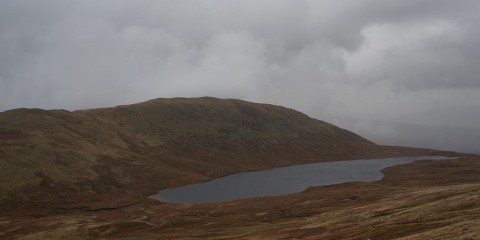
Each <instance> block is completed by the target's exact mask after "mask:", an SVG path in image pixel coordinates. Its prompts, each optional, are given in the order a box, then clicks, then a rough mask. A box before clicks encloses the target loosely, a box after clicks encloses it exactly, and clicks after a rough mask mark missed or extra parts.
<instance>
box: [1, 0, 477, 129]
mask: <svg viewBox="0 0 480 240" xmlns="http://www.w3.org/2000/svg"><path fill="white" fill-rule="evenodd" d="M479 11H480V2H479V1H477V0H462V1H447V0H423V1H421V0H420V1H419V0H415V1H414V0H402V1H397V0H395V1H393V0H344V1H330V0H318V1H317V0H303V1H299V0H288V1H287V0H264V1H253V0H242V1H234V0H205V1H196V0H195V1H193V0H190V1H189V0H175V1H173V0H171V1H158V0H138V1H127V0H103V1H93V0H82V1H54V0H45V1H34V0H15V1H13V0H5V1H0V110H6V109H9V108H16V107H42V108H67V109H79V108H91V107H100V106H111V105H118V104H128V103H133V102H138V101H142V100H146V99H150V98H156V97H174V96H187V97H188V96H205V95H210V96H216V97H228V98H241V99H245V100H253V101H260V102H270V103H275V104H280V105H286V106H289V107H294V108H297V109H299V110H302V111H305V112H307V113H308V114H310V115H312V116H314V117H318V118H321V119H325V120H329V121H334V122H336V123H340V124H342V122H341V120H339V119H343V118H344V117H345V116H354V117H359V118H363V119H367V120H371V119H380V120H388V121H391V120H394V121H399V122H408V121H412V119H415V117H414V116H413V115H412V114H414V115H415V116H419V115H421V114H422V112H425V110H426V109H447V110H442V111H447V112H448V109H449V108H451V107H452V106H475V105H479V104H480V94H479V93H480V90H479V88H480V79H479V76H480V72H479V71H480V70H479V69H480V68H479V67H478V66H480V47H479V46H478V43H479V42H480V30H479V29H480V17H479V16H480V14H479ZM438 106H441V108H438ZM439 111H440V110H439ZM457 114H458V113H455V116H453V117H449V118H447V119H449V120H448V121H444V120H442V121H439V120H436V119H431V121H432V122H437V123H439V124H440V123H441V124H447V125H454V124H455V122H456V121H457V120H458V118H461V116H456V115H457ZM433 115H435V114H433ZM437 115H438V114H437ZM443 115H445V114H443ZM443 115H442V116H443ZM447 115H448V114H447ZM418 119H428V117H426V118H425V117H418ZM455 119H457V120H455ZM369 125H370V124H366V125H362V126H369ZM362 126H358V125H355V124H353V125H352V124H346V127H351V128H353V129H354V130H355V129H365V128H362ZM468 127H479V128H480V126H470V125H469V126H468ZM370 130H371V129H370ZM372 131H374V130H372ZM383 132H386V133H388V132H389V131H383ZM389 134H391V131H390V133H389Z"/></svg>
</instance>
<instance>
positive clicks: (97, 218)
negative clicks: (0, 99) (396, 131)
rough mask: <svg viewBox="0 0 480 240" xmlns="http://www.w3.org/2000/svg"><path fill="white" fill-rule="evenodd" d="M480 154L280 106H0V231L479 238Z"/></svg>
mask: <svg viewBox="0 0 480 240" xmlns="http://www.w3.org/2000/svg"><path fill="white" fill-rule="evenodd" d="M422 155H423V156H425V155H435V156H438V155H443V156H452V157H456V159H452V160H442V161H434V160H429V161H419V162H414V163H410V164H404V165H398V166H395V167H389V168H385V169H383V170H382V173H383V174H384V177H383V178H382V179H381V180H379V181H375V182H351V183H344V184H337V185H330V186H323V187H309V188H308V189H306V190H305V191H303V192H301V193H295V194H289V195H283V196H274V197H263V198H252V199H244V200H236V201H227V202H216V203H207V204H186V205H181V204H171V203H164V202H160V201H156V200H152V199H149V198H148V197H149V196H150V195H152V194H153V193H156V192H157V191H158V190H161V189H163V188H167V187H173V186H179V185H183V184H187V183H198V182H203V181H208V180H211V179H213V178H217V177H220V176H224V175H227V174H231V173H237V172H242V171H250V170H259V169H269V168H272V167H278V166H287V165H292V164H300V163H310V162H321V161H335V160H346V159H361V158H383V157H393V156H422ZM479 174H480V156H478V155H469V154H460V153H452V152H442V151H434V150H428V149H415V148H405V147H393V146H381V145H376V144H374V143H372V142H370V141H368V140H366V139H364V138H362V137H360V136H358V135H356V134H354V133H352V132H349V131H347V130H344V129H341V128H338V127H336V126H334V125H332V124H329V123H326V122H323V121H320V120H316V119H313V118H310V117H308V116H306V115H305V114H302V113H300V112H297V111H295V110H292V109H287V108H284V107H280V106H273V105H268V104H257V103H250V102H245V101H240V100H232V99H216V98H174V99H155V100H151V101H147V102H143V103H139V104H133V105H127V106H118V107H113V108H102V109H91V110H81V111H73V112H70V111H65V110H41V109H15V110H10V111H6V112H2V113H0V238H1V239H292V238H303V239H445V240H446V239H467V238H468V239H477V238H479V237H480V228H479V226H478V216H479V215H478V213H479V211H480V206H479V205H478V204H477V203H478V201H479V200H480V199H479V195H478V192H479V191H480V182H479V178H478V176H479Z"/></svg>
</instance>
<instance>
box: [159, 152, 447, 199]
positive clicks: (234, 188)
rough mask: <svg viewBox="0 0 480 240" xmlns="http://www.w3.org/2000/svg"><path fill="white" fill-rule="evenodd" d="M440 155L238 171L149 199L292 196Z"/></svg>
mask: <svg viewBox="0 0 480 240" xmlns="http://www.w3.org/2000/svg"><path fill="white" fill-rule="evenodd" d="M432 159H438V160H443V159H451V158H448V157H443V156H423V157H397V158H383V159H360V160H351V161H336V162H322V163H312V164H302V165H294V166H289V167H281V168H275V169H271V170H265V171H255V172H242V173H237V174H233V175H229V176H226V177H222V178H217V179H214V180H212V181H209V182H205V183H198V184H191V185H186V186H182V187H177V188H169V189H165V190H162V191H160V192H159V193H157V194H155V195H153V196H152V198H155V199H158V200H161V201H165V202H171V203H206V202H217V201H226V200H235V199H242V198H251V197H260V196H274V195H282V194H289V193H296V192H301V191H303V190H305V189H306V188H308V187H310V186H324V185H331V184H338V183H345V182H354V181H376V180H380V179H381V178H382V176H383V174H382V173H381V172H380V170H382V169H383V168H386V167H390V166H394V165H399V164H405V163H411V162H413V161H416V160H432Z"/></svg>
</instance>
